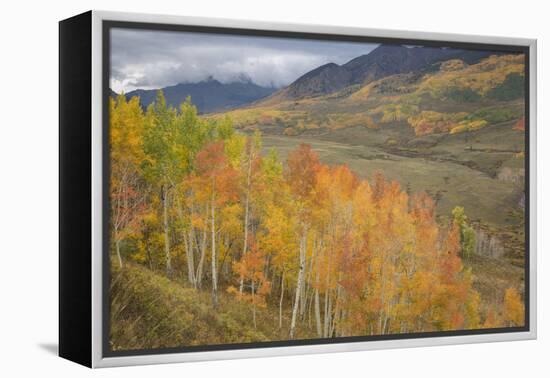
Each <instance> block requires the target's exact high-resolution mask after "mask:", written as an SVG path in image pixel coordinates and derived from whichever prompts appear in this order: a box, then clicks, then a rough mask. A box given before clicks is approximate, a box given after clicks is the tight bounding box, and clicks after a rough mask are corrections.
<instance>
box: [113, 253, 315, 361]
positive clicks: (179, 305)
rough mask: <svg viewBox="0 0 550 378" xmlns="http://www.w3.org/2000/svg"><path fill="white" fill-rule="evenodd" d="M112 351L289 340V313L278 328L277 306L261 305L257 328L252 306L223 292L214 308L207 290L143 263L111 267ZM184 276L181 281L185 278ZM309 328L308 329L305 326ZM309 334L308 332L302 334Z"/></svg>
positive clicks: (285, 314)
mask: <svg viewBox="0 0 550 378" xmlns="http://www.w3.org/2000/svg"><path fill="white" fill-rule="evenodd" d="M111 273H112V280H111V330H110V338H109V339H110V341H111V348H112V350H114V351H116V350H132V349H149V348H169V347H182V346H192V345H216V344H232V343H246V342H260V341H269V340H278V339H286V338H287V336H288V323H289V322H288V314H287V311H286V310H285V312H284V313H283V319H284V321H283V327H282V328H281V329H279V328H278V323H279V320H278V311H276V310H272V311H271V312H270V311H268V310H266V309H259V310H258V313H257V317H258V319H257V329H254V326H253V323H252V310H251V306H250V305H249V304H247V303H245V302H241V301H238V300H237V299H235V297H234V296H233V295H229V294H224V293H223V292H222V293H220V299H219V306H218V308H217V309H214V308H213V307H212V300H211V297H210V294H209V292H208V291H197V290H195V289H191V288H188V287H185V286H184V285H183V282H178V281H177V280H169V279H168V278H166V277H165V276H163V275H162V274H159V273H156V272H153V271H151V270H149V269H147V268H145V267H143V266H141V265H139V264H133V263H130V262H128V263H127V264H125V266H124V267H123V268H119V267H118V265H117V264H113V265H112V267H111ZM182 281H183V280H182ZM302 332H307V331H302ZM304 336H305V335H304Z"/></svg>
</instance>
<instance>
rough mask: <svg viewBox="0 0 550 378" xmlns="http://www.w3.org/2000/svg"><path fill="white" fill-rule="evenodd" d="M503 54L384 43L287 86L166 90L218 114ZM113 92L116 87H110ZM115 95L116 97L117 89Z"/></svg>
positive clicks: (146, 94)
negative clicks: (452, 62)
mask: <svg viewBox="0 0 550 378" xmlns="http://www.w3.org/2000/svg"><path fill="white" fill-rule="evenodd" d="M491 55H500V54H499V53H498V52H494V51H486V50H483V51H482V50H479V51H478V50H461V49H453V48H438V47H416V46H402V45H389V44H382V45H380V46H378V47H377V48H375V49H374V50H372V51H371V52H370V53H368V54H365V55H361V56H358V57H356V58H354V59H352V60H350V61H349V62H347V63H345V64H342V65H338V64H336V63H327V64H324V65H322V66H320V67H317V68H315V69H313V70H311V71H309V72H307V73H305V74H304V75H302V76H301V77H299V78H298V79H296V80H295V81H294V82H292V83H291V84H290V85H288V86H287V87H284V88H281V89H279V90H277V89H276V88H272V87H271V88H268V87H262V86H259V85H257V84H255V83H253V82H252V81H251V80H250V79H246V78H245V79H243V80H241V81H236V82H232V83H221V82H219V81H218V80H215V79H213V78H211V77H210V78H208V79H206V80H203V81H200V82H197V83H180V84H177V85H173V86H168V87H165V88H161V89H162V90H163V92H164V96H165V98H166V101H167V103H168V104H170V105H172V106H175V107H177V106H178V105H179V104H180V103H181V102H183V101H185V99H186V98H187V97H189V96H190V97H191V101H192V102H193V104H194V105H195V106H197V108H198V110H199V113H219V112H224V111H229V110H231V109H234V108H239V107H242V106H249V105H251V104H256V103H258V102H259V103H280V102H281V101H292V100H298V99H303V98H310V97H320V96H325V95H329V94H332V93H337V92H339V91H341V90H343V89H345V88H350V89H352V90H353V89H354V87H356V88H359V87H364V86H366V85H368V84H369V83H372V82H375V81H377V80H380V79H382V78H386V77H390V76H392V75H399V74H409V73H414V74H415V75H417V76H419V75H422V74H425V73H429V72H433V71H437V70H438V69H439V66H440V65H441V63H442V62H445V61H448V60H451V59H459V60H461V61H462V62H464V63H465V64H468V65H472V64H476V63H479V62H480V61H481V60H483V59H485V58H488V57H489V56H491ZM157 91H158V89H137V90H134V91H131V92H128V93H127V94H126V97H127V98H131V97H134V96H139V98H140V101H141V104H142V106H143V107H147V106H148V105H149V104H151V103H152V102H153V101H154V99H155V97H156V93H157ZM111 92H112V91H111ZM111 95H115V93H114V92H112V93H111Z"/></svg>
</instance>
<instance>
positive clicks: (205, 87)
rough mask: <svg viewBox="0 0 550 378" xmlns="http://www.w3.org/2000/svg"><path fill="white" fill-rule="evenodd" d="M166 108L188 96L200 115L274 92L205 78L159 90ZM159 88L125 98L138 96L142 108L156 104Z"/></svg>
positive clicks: (250, 84)
mask: <svg viewBox="0 0 550 378" xmlns="http://www.w3.org/2000/svg"><path fill="white" fill-rule="evenodd" d="M161 89H162V91H163V92H164V97H165V98H166V102H167V103H168V104H169V105H172V106H174V107H179V105H180V104H181V103H182V102H184V101H185V100H186V98H187V97H189V96H190V97H191V102H192V103H193V104H194V105H195V106H196V107H197V108H198V110H199V112H200V113H209V112H216V111H222V110H227V109H231V108H234V107H237V106H241V105H245V104H249V103H251V102H254V101H257V100H259V99H262V98H264V97H267V96H269V95H271V94H272V93H273V92H274V91H275V89H274V88H266V87H261V86H259V85H256V84H254V83H253V82H251V81H249V82H242V81H239V82H232V83H221V82H220V81H218V80H216V79H214V77H213V76H208V77H207V78H205V79H204V80H202V81H199V82H195V83H179V84H176V85H172V86H168V87H164V88H161ZM157 91H158V89H151V90H145V89H136V90H134V91H131V92H128V93H127V94H126V97H127V98H131V97H134V96H139V98H140V102H141V105H142V106H143V107H147V106H148V105H149V104H151V103H152V102H153V101H155V98H156V94H157Z"/></svg>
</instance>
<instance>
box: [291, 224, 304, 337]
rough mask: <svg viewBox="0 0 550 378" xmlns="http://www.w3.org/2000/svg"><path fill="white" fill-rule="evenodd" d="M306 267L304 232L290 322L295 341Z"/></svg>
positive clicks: (301, 240)
mask: <svg viewBox="0 0 550 378" xmlns="http://www.w3.org/2000/svg"><path fill="white" fill-rule="evenodd" d="M305 265H306V231H305V230H304V231H303V235H302V238H301V239H300V268H299V271H298V282H297V284H296V298H295V299H294V308H293V309H292V320H291V322H290V338H291V339H293V338H294V336H295V333H296V317H297V315H298V307H299V306H300V296H301V295H302V286H303V284H304V282H303V281H304V270H305Z"/></svg>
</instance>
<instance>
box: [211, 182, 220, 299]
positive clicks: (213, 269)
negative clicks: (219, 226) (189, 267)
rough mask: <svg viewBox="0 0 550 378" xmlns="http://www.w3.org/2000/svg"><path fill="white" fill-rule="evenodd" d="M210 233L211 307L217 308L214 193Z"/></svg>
mask: <svg viewBox="0 0 550 378" xmlns="http://www.w3.org/2000/svg"><path fill="white" fill-rule="evenodd" d="M210 206H211V208H210V211H211V232H212V234H211V235H212V242H211V246H212V305H213V306H214V307H217V306H218V275H217V270H216V259H217V257H216V218H215V214H216V205H215V199H214V193H213V192H212V203H211V205H210Z"/></svg>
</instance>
